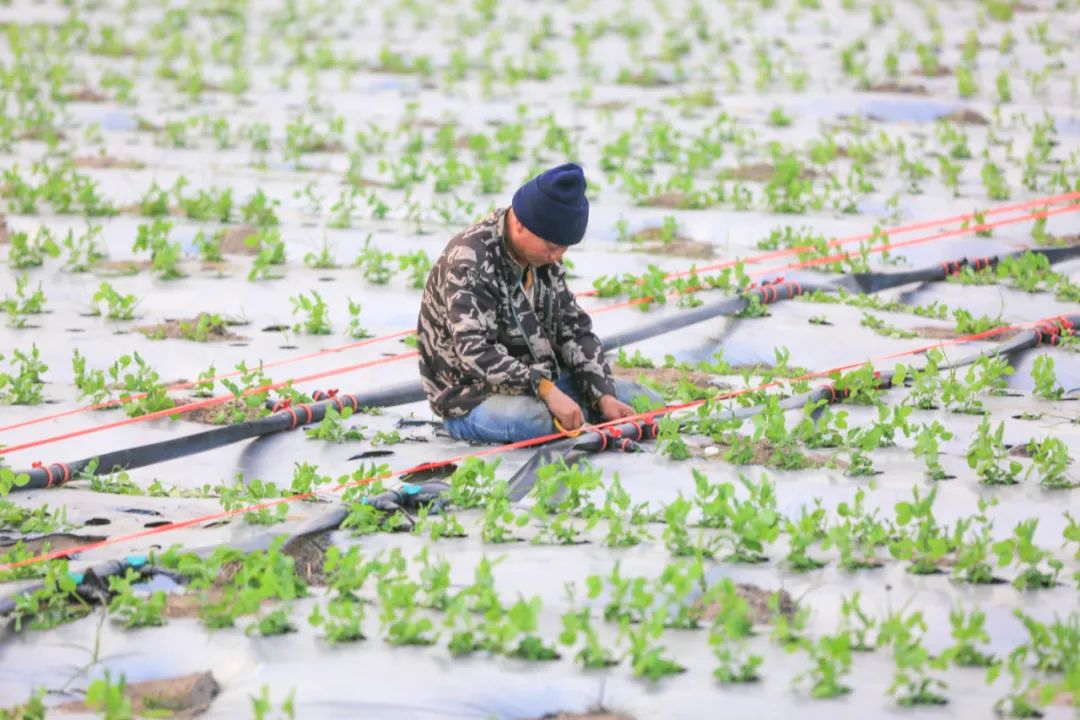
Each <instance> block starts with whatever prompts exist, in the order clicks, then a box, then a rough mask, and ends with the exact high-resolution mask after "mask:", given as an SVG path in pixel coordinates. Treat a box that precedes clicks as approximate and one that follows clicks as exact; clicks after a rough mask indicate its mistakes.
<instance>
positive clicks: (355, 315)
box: [345, 298, 371, 340]
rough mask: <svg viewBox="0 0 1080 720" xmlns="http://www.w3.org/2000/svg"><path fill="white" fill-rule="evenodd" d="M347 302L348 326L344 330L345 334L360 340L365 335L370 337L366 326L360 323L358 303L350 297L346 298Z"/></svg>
mask: <svg viewBox="0 0 1080 720" xmlns="http://www.w3.org/2000/svg"><path fill="white" fill-rule="evenodd" d="M346 299H347V301H348V303H349V327H348V328H347V329H346V330H345V334H346V335H348V336H349V337H351V338H353V339H354V340H362V339H364V338H366V337H371V333H370V332H368V330H367V328H365V327H364V326H363V325H361V324H360V310H361V307H360V303H358V302H353V300H352V298H346Z"/></svg>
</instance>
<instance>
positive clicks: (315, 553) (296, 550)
mask: <svg viewBox="0 0 1080 720" xmlns="http://www.w3.org/2000/svg"><path fill="white" fill-rule="evenodd" d="M329 547H330V531H329V530H327V531H325V532H321V533H315V534H312V535H301V536H300V537H298V538H295V539H294V540H291V541H289V542H287V543H286V544H285V547H284V548H283V550H282V551H283V552H284V553H285V554H286V555H288V556H290V557H292V558H293V560H295V561H296V565H295V568H296V575H297V577H299V578H300V579H301V580H303V581H304V582H306V583H307V584H308V585H326V573H325V572H324V571H323V561H324V560H325V559H326V550H327V548H329Z"/></svg>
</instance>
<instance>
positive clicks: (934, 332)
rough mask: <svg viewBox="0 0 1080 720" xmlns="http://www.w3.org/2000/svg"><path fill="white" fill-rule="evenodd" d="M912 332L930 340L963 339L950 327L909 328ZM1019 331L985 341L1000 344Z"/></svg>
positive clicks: (1006, 332)
mask: <svg viewBox="0 0 1080 720" xmlns="http://www.w3.org/2000/svg"><path fill="white" fill-rule="evenodd" d="M911 330H912V332H916V333H918V334H919V337H925V338H932V339H934V340H955V339H956V338H959V337H964V335H963V334H961V333H959V332H957V331H956V328H950V327H933V326H930V325H920V326H918V327H913V328H911ZM1019 332H1020V330H1005V331H1002V332H1001V333H999V334H997V335H992V336H990V337H989V338H986V339H987V340H991V341H994V342H1000V341H1002V340H1008V339H1009V338H1011V337H1015V336H1016V335H1017V334H1018V333H1019Z"/></svg>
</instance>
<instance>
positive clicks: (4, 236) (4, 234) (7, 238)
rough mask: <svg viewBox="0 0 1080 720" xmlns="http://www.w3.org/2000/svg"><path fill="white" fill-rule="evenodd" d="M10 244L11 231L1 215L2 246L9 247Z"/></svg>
mask: <svg viewBox="0 0 1080 720" xmlns="http://www.w3.org/2000/svg"><path fill="white" fill-rule="evenodd" d="M9 242H11V231H10V230H9V229H8V226H7V220H6V219H5V218H4V216H3V215H0V245H7V244H8V243H9Z"/></svg>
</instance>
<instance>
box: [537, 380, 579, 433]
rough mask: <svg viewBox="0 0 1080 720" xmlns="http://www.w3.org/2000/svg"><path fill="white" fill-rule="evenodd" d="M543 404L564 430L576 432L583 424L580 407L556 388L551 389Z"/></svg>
mask: <svg viewBox="0 0 1080 720" xmlns="http://www.w3.org/2000/svg"><path fill="white" fill-rule="evenodd" d="M544 404H545V405H547V409H548V410H550V411H551V414H552V415H554V416H555V419H556V420H558V421H559V424H560V425H562V426H563V428H564V429H566V430H577V429H578V428H580V427H581V426H582V425H584V424H585V413H584V412H582V410H581V406H580V405H578V404H577V403H576V402H574V400H573V398H571V397H570V396H569V395H567V394H566V393H564V392H563V391H562V390H560V389H559V388H557V387H553V388H551V391H550V392H549V393H548V395H547V398H546V399H545V400H544Z"/></svg>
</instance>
